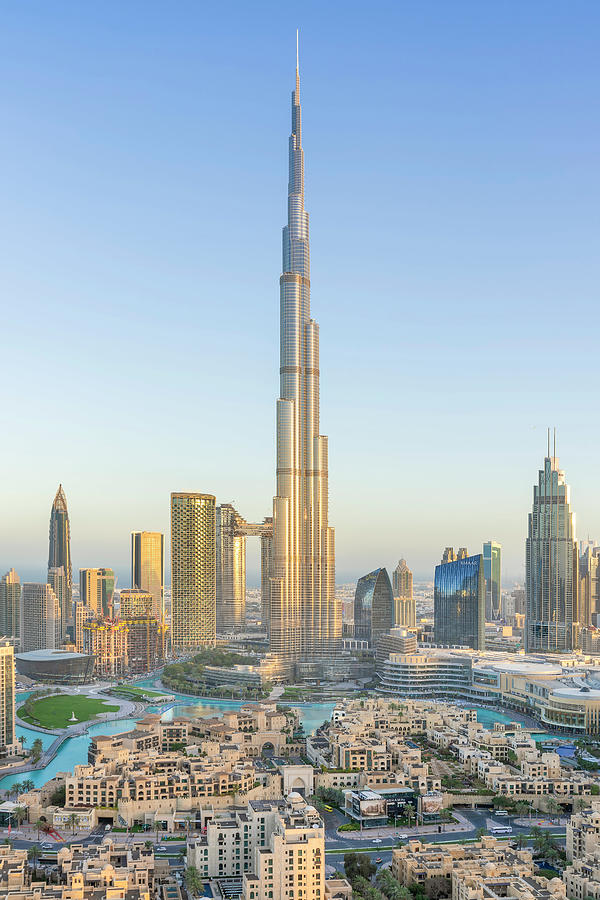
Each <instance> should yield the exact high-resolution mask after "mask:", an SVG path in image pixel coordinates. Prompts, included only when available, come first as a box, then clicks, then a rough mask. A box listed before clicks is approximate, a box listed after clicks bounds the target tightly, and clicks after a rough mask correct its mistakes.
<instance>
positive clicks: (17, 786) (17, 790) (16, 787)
mask: <svg viewBox="0 0 600 900" xmlns="http://www.w3.org/2000/svg"><path fill="white" fill-rule="evenodd" d="M8 793H9V795H10V794H14V795H15V799H16V798H17V797H18V796H19V794H22V793H23V785H22V784H21V782H20V781H15V783H14V784H13V786H12V787H10V788H9V790H8Z"/></svg>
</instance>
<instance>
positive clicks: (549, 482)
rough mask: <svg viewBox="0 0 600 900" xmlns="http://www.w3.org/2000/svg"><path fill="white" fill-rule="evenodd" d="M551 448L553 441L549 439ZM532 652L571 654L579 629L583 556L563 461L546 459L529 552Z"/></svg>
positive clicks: (527, 635) (527, 629) (527, 634)
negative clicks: (562, 652) (579, 551)
mask: <svg viewBox="0 0 600 900" xmlns="http://www.w3.org/2000/svg"><path fill="white" fill-rule="evenodd" d="M548 444H550V440H549V439H548ZM525 590H526V594H527V619H526V623H525V647H526V650H527V651H528V652H531V651H535V650H552V651H555V652H560V651H565V650H572V649H574V648H575V647H576V646H577V639H578V628H579V609H578V594H579V553H578V549H577V540H576V536H575V513H574V512H573V511H572V509H571V502H570V492H569V486H568V484H567V483H566V481H565V473H564V472H562V471H561V470H560V469H559V467H558V457H557V456H556V455H553V456H550V447H549V446H548V456H546V458H545V459H544V468H543V469H540V471H539V475H538V483H537V484H536V485H535V486H534V488H533V509H532V511H531V512H530V513H529V518H528V529H527V543H526V554H525Z"/></svg>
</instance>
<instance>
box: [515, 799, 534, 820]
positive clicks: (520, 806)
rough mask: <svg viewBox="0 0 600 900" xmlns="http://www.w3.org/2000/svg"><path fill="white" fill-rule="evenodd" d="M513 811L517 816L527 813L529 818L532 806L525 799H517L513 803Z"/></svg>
mask: <svg viewBox="0 0 600 900" xmlns="http://www.w3.org/2000/svg"><path fill="white" fill-rule="evenodd" d="M515 812H516V813H517V815H519V816H521V815H525V814H526V813H529V818H530V819H531V815H532V812H533V807H532V806H531V803H528V802H527V800H517V802H516V803H515Z"/></svg>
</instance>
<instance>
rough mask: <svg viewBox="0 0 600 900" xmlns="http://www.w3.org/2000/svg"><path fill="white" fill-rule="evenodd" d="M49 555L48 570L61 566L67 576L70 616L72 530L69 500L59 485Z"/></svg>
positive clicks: (66, 601)
mask: <svg viewBox="0 0 600 900" xmlns="http://www.w3.org/2000/svg"><path fill="white" fill-rule="evenodd" d="M49 544H50V547H49V553H48V569H58V568H60V566H62V567H63V569H64V574H65V596H64V600H63V602H64V606H65V609H66V610H67V611H68V613H69V616H70V614H71V613H70V609H71V598H72V595H73V570H72V567H71V528H70V524H69V512H68V510H67V498H66V496H65V492H64V490H63V486H62V484H59V486H58V490H57V492H56V496H55V498H54V502H53V503H52V509H51V511H50V541H49Z"/></svg>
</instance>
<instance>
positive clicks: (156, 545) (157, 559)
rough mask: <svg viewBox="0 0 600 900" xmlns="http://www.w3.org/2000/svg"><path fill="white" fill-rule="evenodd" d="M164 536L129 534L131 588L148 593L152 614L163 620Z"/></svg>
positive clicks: (156, 534)
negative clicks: (152, 599) (152, 600)
mask: <svg viewBox="0 0 600 900" xmlns="http://www.w3.org/2000/svg"><path fill="white" fill-rule="evenodd" d="M164 584H165V536H164V534H162V533H161V532H160V531H132V532H131V586H132V587H134V588H139V589H140V590H142V591H149V593H151V594H152V597H153V598H154V602H153V606H152V614H153V616H154V618H155V619H157V620H158V621H159V622H162V621H163V619H164V608H163V606H164Z"/></svg>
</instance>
